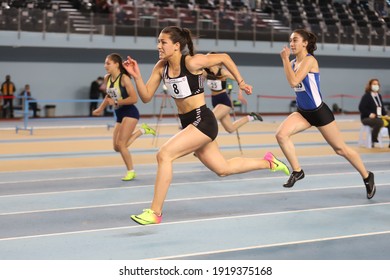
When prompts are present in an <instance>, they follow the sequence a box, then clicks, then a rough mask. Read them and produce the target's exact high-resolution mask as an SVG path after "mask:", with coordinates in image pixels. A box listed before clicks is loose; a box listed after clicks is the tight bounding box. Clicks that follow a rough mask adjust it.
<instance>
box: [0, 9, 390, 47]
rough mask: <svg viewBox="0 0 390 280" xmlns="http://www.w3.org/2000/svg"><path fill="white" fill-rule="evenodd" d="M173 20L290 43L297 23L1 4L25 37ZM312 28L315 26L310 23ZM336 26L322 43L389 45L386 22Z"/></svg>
mask: <svg viewBox="0 0 390 280" xmlns="http://www.w3.org/2000/svg"><path fill="white" fill-rule="evenodd" d="M168 25H178V26H181V27H187V28H189V29H191V31H192V32H193V33H194V35H196V37H197V38H208V39H215V44H216V45H218V41H219V40H221V39H229V40H234V41H235V44H237V41H239V40H247V41H252V42H253V44H254V45H255V44H256V42H257V41H266V42H270V44H271V45H272V44H273V42H288V40H289V34H290V32H291V31H292V30H293V29H295V28H296V26H294V24H293V23H291V22H289V20H288V19H285V18H283V17H282V15H275V14H268V13H261V12H256V11H246V12H245V11H225V12H221V11H218V10H205V9H197V10H188V9H183V8H175V9H173V8H166V7H152V8H145V7H133V6H123V7H122V9H121V10H120V12H117V13H112V14H94V13H93V12H80V11H61V10H40V9H31V8H30V9H29V8H25V9H21V8H19V9H16V8H10V9H1V10H0V30H13V31H16V32H17V33H18V37H19V38H20V36H22V32H24V31H29V32H41V33H42V38H43V39H45V37H46V34H47V33H48V32H49V33H50V32H55V33H65V34H66V36H67V39H68V40H69V39H70V35H71V34H86V35H89V37H90V40H91V41H93V37H94V35H97V34H100V35H105V36H111V37H112V40H113V41H115V38H116V36H133V37H134V40H135V41H136V40H137V38H138V37H139V36H152V37H156V36H157V35H158V33H159V32H160V30H161V29H162V28H164V27H165V26H168ZM307 28H308V29H310V26H308V27H307ZM331 28H332V27H331V26H325V27H324V28H322V29H321V30H313V32H314V33H316V35H317V36H318V40H319V43H322V44H326V43H332V44H338V45H339V46H340V45H341V44H352V45H354V46H357V45H367V46H368V48H369V49H370V48H371V46H372V45H376V46H383V50H384V51H385V50H386V46H388V42H389V40H388V38H387V37H388V36H389V35H390V34H389V30H388V27H387V24H386V23H384V24H383V25H382V26H381V27H375V28H374V27H372V26H371V25H368V26H367V27H358V26H357V24H356V23H355V24H354V25H353V26H351V27H343V26H341V24H340V23H336V25H335V30H338V31H337V32H333V31H332V29H331Z"/></svg>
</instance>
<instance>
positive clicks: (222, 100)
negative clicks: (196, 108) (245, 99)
mask: <svg viewBox="0 0 390 280" xmlns="http://www.w3.org/2000/svg"><path fill="white" fill-rule="evenodd" d="M211 103H212V104H213V107H214V108H215V107H216V106H217V105H218V104H223V105H226V106H228V107H232V101H231V100H230V97H229V95H228V94H227V92H226V91H225V92H221V93H219V94H217V95H212V96H211Z"/></svg>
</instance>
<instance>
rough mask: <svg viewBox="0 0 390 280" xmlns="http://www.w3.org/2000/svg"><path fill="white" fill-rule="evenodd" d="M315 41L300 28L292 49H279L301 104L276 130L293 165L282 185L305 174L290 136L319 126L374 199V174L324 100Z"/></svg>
mask: <svg viewBox="0 0 390 280" xmlns="http://www.w3.org/2000/svg"><path fill="white" fill-rule="evenodd" d="M316 41H317V38H316V36H315V35H314V34H313V33H311V32H308V31H306V30H303V29H298V30H295V31H294V32H293V33H292V34H291V36H290V48H291V50H290V48H288V47H284V48H283V50H282V51H281V52H280V56H281V58H282V62H283V68H284V72H285V74H286V78H287V81H288V82H289V84H290V86H291V87H292V88H294V91H295V93H296V100H297V107H298V112H294V113H292V114H290V115H289V116H288V117H287V119H286V120H284V121H283V123H282V124H281V125H280V126H279V128H278V130H277V132H276V139H277V140H278V143H279V146H280V148H281V149H282V151H283V153H284V155H285V156H286V158H287V160H288V161H289V163H290V164H291V167H292V169H293V172H292V173H291V175H290V178H289V179H288V181H287V182H286V183H285V184H284V185H283V186H284V187H286V188H291V187H292V186H293V185H294V184H295V182H296V181H298V180H301V179H303V178H304V177H305V173H304V172H303V170H302V168H301V166H300V164H299V162H298V158H297V155H296V153H295V147H294V143H293V142H292V140H291V137H292V136H293V135H295V134H297V133H299V132H301V131H304V130H306V129H308V128H310V127H311V126H316V127H317V128H318V130H319V131H320V132H321V134H322V136H323V137H324V138H325V140H326V141H327V142H328V144H329V145H331V146H332V148H333V150H334V151H335V152H336V153H337V154H338V155H341V156H343V157H344V158H346V159H347V160H348V161H349V162H350V163H351V164H352V165H353V167H355V169H356V170H357V171H358V172H359V173H360V175H361V176H362V178H363V182H364V184H365V187H366V192H367V198H368V199H371V198H372V197H373V196H374V195H375V190H376V187H375V182H374V174H373V173H372V172H369V171H367V169H366V167H365V166H364V164H363V162H362V160H361V158H360V156H359V154H358V153H357V152H356V151H355V150H353V149H351V148H349V147H348V146H347V145H346V144H345V142H344V140H343V138H342V135H341V133H340V131H339V129H338V127H337V125H336V122H335V119H334V116H333V113H332V111H331V110H330V109H329V107H328V106H327V105H326V104H325V103H324V102H323V101H322V96H321V91H320V74H319V73H320V71H319V66H318V61H317V59H316V58H315V57H314V51H315V50H316V49H317V46H316ZM290 53H292V54H293V55H295V59H294V60H292V61H291V62H290V60H289V57H290Z"/></svg>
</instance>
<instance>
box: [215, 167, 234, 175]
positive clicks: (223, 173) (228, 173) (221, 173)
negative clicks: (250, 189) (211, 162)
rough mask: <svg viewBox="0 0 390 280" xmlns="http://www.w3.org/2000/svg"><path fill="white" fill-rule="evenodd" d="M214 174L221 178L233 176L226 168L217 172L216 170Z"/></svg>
mask: <svg viewBox="0 0 390 280" xmlns="http://www.w3.org/2000/svg"><path fill="white" fill-rule="evenodd" d="M214 173H215V174H217V175H218V176H219V177H226V176H229V175H231V172H230V171H229V169H226V168H218V169H217V170H214Z"/></svg>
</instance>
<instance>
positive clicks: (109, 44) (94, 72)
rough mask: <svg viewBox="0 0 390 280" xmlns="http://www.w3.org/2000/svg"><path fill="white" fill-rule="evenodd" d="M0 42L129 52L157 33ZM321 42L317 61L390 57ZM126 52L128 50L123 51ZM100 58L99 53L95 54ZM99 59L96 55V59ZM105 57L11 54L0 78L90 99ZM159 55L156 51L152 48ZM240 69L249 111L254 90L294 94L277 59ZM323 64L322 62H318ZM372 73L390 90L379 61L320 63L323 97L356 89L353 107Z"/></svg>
mask: <svg viewBox="0 0 390 280" xmlns="http://www.w3.org/2000/svg"><path fill="white" fill-rule="evenodd" d="M283 45H285V44H281V43H275V44H273V45H272V46H271V44H270V43H268V42H256V45H253V42H237V44H235V42H234V41H219V42H218V45H217V44H216V41H215V40H200V41H199V45H197V47H196V48H197V51H201V52H207V51H219V52H228V53H229V52H236V53H237V52H240V53H265V54H273V55H275V54H278V53H279V51H280V49H281V48H282V46H283ZM0 46H13V47H14V48H17V47H21V46H35V47H69V48H86V49H97V48H99V49H107V54H108V53H110V52H112V51H115V49H123V48H126V49H129V54H130V53H131V51H132V50H134V49H141V50H142V49H146V50H154V49H155V48H156V39H155V38H142V37H139V38H137V40H136V41H135V39H134V38H133V37H116V38H115V41H114V40H113V38H112V37H103V36H99V37H98V36H95V37H93V40H92V41H91V40H90V37H89V36H88V35H85V36H76V35H71V37H70V39H69V40H67V38H66V35H65V34H47V35H46V38H45V39H42V34H34V33H26V32H24V33H22V34H21V37H20V38H18V36H17V34H16V33H14V32H4V31H3V32H0ZM321 47H322V46H321V45H319V49H318V50H317V52H316V54H317V56H318V58H319V60H320V61H321V55H336V56H340V57H342V56H351V57H356V58H357V59H358V58H359V57H373V58H374V57H375V58H378V57H383V58H384V59H387V61H389V60H388V58H389V57H390V48H387V49H385V51H384V50H383V48H382V47H372V48H371V50H369V49H368V47H367V46H359V47H358V48H357V49H356V50H353V47H352V46H346V45H345V46H340V47H338V46H337V45H325V46H323V47H324V49H322V48H321ZM122 55H123V56H125V55H126V54H122ZM99 59H100V58H99ZM99 59H98V60H99ZM104 59H105V57H101V62H100V63H96V62H93V63H85V62H83V63H75V62H72V63H66V62H61V63H58V62H36V61H31V62H29V61H17V59H15V60H16V62H15V61H12V58H10V59H7V61H1V60H0V79H4V77H5V75H7V74H10V75H11V76H12V80H13V82H14V83H15V84H16V86H17V88H18V91H19V89H22V88H23V87H24V85H25V84H27V83H28V84H30V85H31V90H32V93H33V95H34V96H35V98H37V99H41V100H47V99H50V100H75V99H88V92H89V86H90V83H91V82H92V81H93V80H94V79H95V78H96V77H98V76H102V75H104V74H105V70H104V68H103V65H104ZM136 59H137V60H138V61H139V63H140V67H141V70H142V72H143V76H144V79H145V80H147V78H148V75H149V74H150V72H151V70H152V68H153V66H154V65H153V64H143V63H142V61H143V58H142V57H136ZM156 61H157V53H156ZM236 63H237V64H238V65H239V69H240V70H241V72H242V75H243V76H244V77H245V80H246V81H247V82H248V83H250V84H252V85H253V87H254V93H253V95H252V96H248V97H247V99H248V103H249V105H248V108H247V110H248V111H255V110H256V109H257V104H258V103H257V101H258V100H257V94H261V95H274V96H277V97H286V96H294V93H293V92H292V90H291V89H290V88H289V86H288V84H287V82H286V80H285V77H284V72H283V68H282V65H281V62H280V63H279V64H276V65H275V66H241V65H240V62H239V61H236ZM320 67H321V64H320ZM372 77H376V78H379V80H380V81H381V83H382V93H383V94H385V95H386V94H387V95H389V94H390V80H389V77H390V67H388V66H387V69H386V67H383V65H382V66H381V67H378V69H363V70H362V69H351V68H342V65H341V66H340V65H339V66H338V67H337V68H321V87H322V93H323V95H324V98H325V101H326V102H327V103H328V104H329V105H330V106H331V105H332V104H333V103H338V104H339V106H340V105H341V100H340V99H332V98H330V96H331V95H335V94H348V95H354V96H356V97H357V98H355V99H349V98H348V99H344V100H343V107H344V109H345V110H348V111H357V104H358V102H359V98H360V96H361V95H362V94H363V90H364V86H365V84H366V82H367V80H368V79H370V78H372ZM0 81H1V80H0ZM259 101H260V105H259V106H260V108H259V109H260V112H277V113H279V112H288V109H289V107H288V106H289V103H290V100H289V99H284V98H281V99H267V98H262V99H260V100H259ZM160 102H161V100H160V99H158V100H157V103H156V105H155V106H157V112H158V109H159V105H160ZM48 103H49V104H56V103H55V102H41V103H40V104H41V106H43V105H44V104H48ZM208 104H210V102H209V101H208ZM88 106H89V105H88V103H62V102H61V103H57V108H56V115H57V116H69V115H77V116H80V115H87V114H88ZM137 106H138V108H139V110H140V112H141V114H152V113H153V112H154V111H155V110H156V107H154V106H153V103H149V104H142V102H141V101H140V102H139V103H138V104H137Z"/></svg>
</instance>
